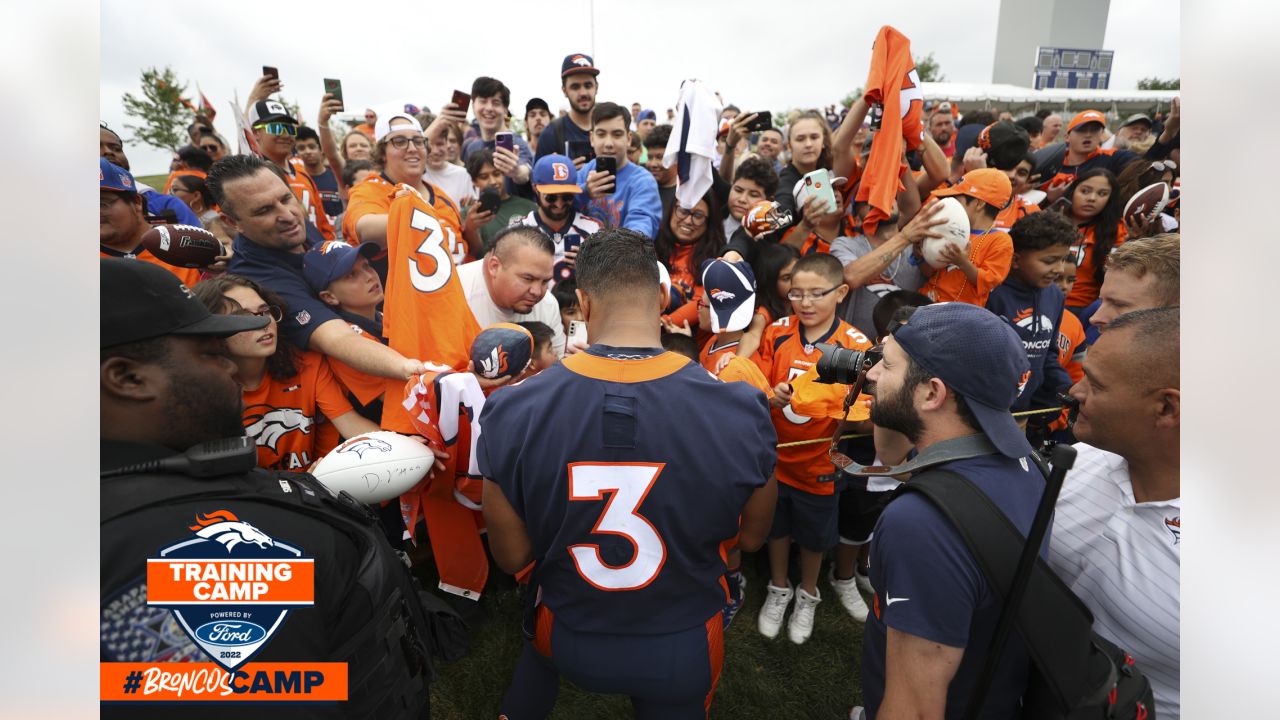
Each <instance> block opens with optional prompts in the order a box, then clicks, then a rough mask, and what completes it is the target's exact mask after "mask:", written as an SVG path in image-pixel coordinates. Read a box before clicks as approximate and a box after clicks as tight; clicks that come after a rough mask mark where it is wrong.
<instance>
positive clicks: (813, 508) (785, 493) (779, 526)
mask: <svg viewBox="0 0 1280 720" xmlns="http://www.w3.org/2000/svg"><path fill="white" fill-rule="evenodd" d="M838 497H839V496H838V495H834V494H833V495H814V494H813V493H808V492H805V491H804V490H798V489H796V488H794V487H791V486H790V485H787V484H786V483H781V482H780V483H778V506H777V509H776V510H774V513H773V527H771V528H769V539H770V540H776V539H777V538H782V537H788V536H789V537H790V538H791V539H792V540H795V541H796V544H797V545H799V546H800V547H801V548H804V549H805V550H809V551H812V552H819V553H820V552H826V551H827V550H830V549H831V548H833V547H835V546H836V543H837V542H838V541H839V539H840V536H839V534H838V533H837V531H836V511H837V507H836V505H837V502H838V501H837V498H838Z"/></svg>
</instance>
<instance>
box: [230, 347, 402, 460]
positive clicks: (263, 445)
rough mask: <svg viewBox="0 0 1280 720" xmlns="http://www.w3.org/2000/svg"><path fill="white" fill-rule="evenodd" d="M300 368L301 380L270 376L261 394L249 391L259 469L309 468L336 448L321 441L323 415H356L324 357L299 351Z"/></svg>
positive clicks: (248, 427)
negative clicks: (318, 422)
mask: <svg viewBox="0 0 1280 720" xmlns="http://www.w3.org/2000/svg"><path fill="white" fill-rule="evenodd" d="M297 364H298V374H297V375H294V376H293V377H291V378H288V379H286V380H276V379H274V378H272V377H271V376H270V375H264V376H263V378H262V384H261V385H259V386H258V387H257V389H255V390H245V391H244V430H245V434H246V435H248V436H249V437H251V438H254V439H255V440H256V442H257V444H258V467H263V468H267V469H269V470H300V469H306V468H307V467H308V466H309V465H311V463H313V462H315V461H316V460H317V459H318V458H320V457H321V456H323V455H324V454H325V453H327V452H329V451H330V450H332V449H333V446H332V445H329V446H326V445H327V443H326V444H322V442H321V440H320V437H319V435H320V433H319V432H318V431H319V427H318V426H317V421H318V420H319V418H318V417H317V412H319V413H323V414H324V416H325V417H327V418H329V419H330V420H332V419H333V418H336V417H341V416H342V415H345V414H347V413H349V412H351V403H349V402H347V398H346V396H345V395H343V394H342V386H340V385H338V382H337V380H335V379H334V377H333V372H332V371H331V370H330V369H329V362H328V361H327V360H326V359H325V357H324V356H323V355H321V354H320V353H315V352H307V351H299V352H297ZM402 384H403V383H402ZM330 442H333V441H332V440H330ZM335 444H336V443H335Z"/></svg>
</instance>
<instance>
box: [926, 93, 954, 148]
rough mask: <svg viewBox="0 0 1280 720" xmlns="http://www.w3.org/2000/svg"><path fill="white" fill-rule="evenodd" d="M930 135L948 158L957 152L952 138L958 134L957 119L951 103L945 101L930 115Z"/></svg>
mask: <svg viewBox="0 0 1280 720" xmlns="http://www.w3.org/2000/svg"><path fill="white" fill-rule="evenodd" d="M929 135H930V136H932V137H933V141H934V142H936V143H938V147H940V148H942V153H943V154H944V155H946V156H947V157H948V158H949V157H951V156H952V155H954V154H955V152H956V146H955V145H954V144H952V142H951V140H952V139H954V138H955V136H956V119H955V118H954V117H952V116H951V105H950V103H943V104H942V105H941V106H940V107H939V108H938V109H937V110H935V111H934V113H933V115H931V116H929Z"/></svg>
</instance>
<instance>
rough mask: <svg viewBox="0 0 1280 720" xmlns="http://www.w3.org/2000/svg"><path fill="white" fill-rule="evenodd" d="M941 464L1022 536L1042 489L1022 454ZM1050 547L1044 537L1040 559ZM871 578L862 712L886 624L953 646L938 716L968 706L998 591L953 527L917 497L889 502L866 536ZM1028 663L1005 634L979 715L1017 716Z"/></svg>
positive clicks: (880, 693) (875, 680)
mask: <svg viewBox="0 0 1280 720" xmlns="http://www.w3.org/2000/svg"><path fill="white" fill-rule="evenodd" d="M941 469H946V470H950V471H952V472H955V473H958V474H960V475H963V476H964V477H966V478H968V479H969V480H970V481H971V482H973V483H974V484H975V485H977V486H978V488H979V489H981V490H982V491H983V492H984V493H986V495H987V497H989V498H991V500H992V501H993V502H995V504H996V505H997V506H998V507H999V508H1000V510H1001V511H1003V512H1004V514H1005V515H1006V516H1007V517H1008V518H1009V519H1010V520H1011V521H1012V522H1013V524H1014V525H1015V526H1016V527H1017V528H1018V530H1020V531H1021V532H1022V533H1023V534H1024V535H1025V534H1026V533H1027V532H1028V531H1029V530H1030V529H1031V522H1032V520H1033V519H1034V517H1035V513H1036V506H1037V505H1038V503H1039V502H1040V496H1041V494H1042V493H1043V492H1044V485H1045V482H1044V476H1043V475H1041V474H1040V471H1039V469H1038V468H1037V467H1036V465H1035V463H1033V462H1032V461H1031V460H1030V459H1028V458H1023V459H1021V460H1013V459H1010V458H1007V457H1004V456H1003V455H985V456H982V457H977V458H972V459H969V460H957V461H955V462H951V463H947V464H945V465H943V466H941ZM1048 546H1049V537H1048V535H1046V536H1045V539H1044V545H1043V546H1042V547H1041V555H1042V556H1043V555H1045V552H1046V550H1047V548H1048ZM871 584H872V586H873V587H875V589H876V597H875V599H874V602H873V607H872V610H873V611H872V613H871V614H870V615H868V616H867V626H866V631H865V632H864V634H863V639H862V668H861V671H862V693H863V701H864V702H865V708H866V711H867V714H868V717H871V718H874V717H875V714H876V711H877V710H878V709H879V707H880V703H881V702H882V701H883V700H884V683H885V646H886V638H887V634H888V628H890V627H892V628H893V629H895V630H897V631H899V632H903V633H907V634H908V635H914V636H916V637H920V638H924V639H926V640H931V641H933V642H936V643H939V644H942V645H947V646H950V647H953V648H964V649H965V653H964V657H963V659H962V660H961V662H960V667H959V669H958V670H957V671H956V675H955V677H954V678H953V679H952V681H951V686H950V687H949V688H948V690H947V708H946V717H947V718H949V719H950V718H959V717H961V716H962V715H963V714H964V713H965V711H966V710H967V709H968V703H969V696H970V694H971V693H972V690H973V686H974V684H975V683H976V682H977V678H978V673H980V672H981V671H982V666H983V664H984V663H985V662H986V656H987V648H988V647H989V646H990V644H991V638H992V636H993V635H994V634H995V627H996V623H997V622H998V621H999V616H1000V596H999V594H998V593H997V592H996V591H995V590H994V589H992V588H991V587H990V586H989V584H988V583H987V580H986V577H985V576H984V575H983V573H982V569H981V568H980V567H979V566H978V563H977V560H975V559H974V557H973V555H972V554H971V553H970V552H969V548H968V546H967V545H966V544H965V541H964V538H962V537H961V536H960V533H959V531H958V530H956V529H955V526H953V525H952V524H951V522H950V521H949V520H947V518H946V517H944V516H943V515H942V514H941V513H940V512H938V510H937V509H936V508H935V507H934V506H933V504H932V503H931V502H930V501H929V500H927V499H925V498H924V497H923V496H920V495H917V494H914V493H908V494H905V495H902V496H899V497H897V498H894V500H893V501H892V502H890V503H889V505H888V507H886V508H885V510H884V513H883V514H881V516H880V519H879V521H878V522H877V523H876V527H875V534H874V536H873V538H872V541H871ZM1029 663H1030V660H1029V658H1028V655H1027V651H1026V647H1025V645H1024V644H1023V642H1022V640H1021V638H1020V637H1019V635H1018V634H1017V633H1011V634H1010V636H1009V641H1008V643H1007V644H1006V645H1005V650H1004V655H1003V657H1002V659H1001V662H1000V665H999V667H998V668H997V671H996V674H995V679H994V681H993V682H992V684H991V689H990V691H988V693H987V697H986V702H985V703H984V709H983V712H982V713H981V715H980V717H982V718H1015V717H1018V710H1019V708H1018V700H1019V698H1021V697H1022V692H1023V690H1024V689H1025V688H1026V682H1027V673H1028V670H1029V667H1030V664H1029Z"/></svg>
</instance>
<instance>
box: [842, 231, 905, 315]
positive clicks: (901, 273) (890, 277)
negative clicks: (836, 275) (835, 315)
mask: <svg viewBox="0 0 1280 720" xmlns="http://www.w3.org/2000/svg"><path fill="white" fill-rule="evenodd" d="M871 251H872V247H871V243H870V242H868V241H867V238H866V236H864V235H856V236H854V237H847V236H846V237H838V238H836V239H835V241H834V242H832V243H831V254H832V255H835V256H836V259H837V260H839V261H840V263H841V264H843V265H848V264H849V263H851V262H853V261H854V260H857V259H858V258H860V257H862V256H863V255H867V254H869V253H870V252H871ZM910 258H911V248H910V247H907V249H905V250H903V251H902V253H901V254H899V255H898V257H896V258H894V259H893V262H891V263H889V266H888V267H887V268H885V270H884V272H882V273H881V274H880V277H878V278H874V279H872V281H871V282H869V283H867V284H866V285H863V286H862V287H860V288H858V289H857V290H854V291H853V292H851V293H849V298H848V300H846V301H845V303H846V304H845V313H844V319H845V321H846V322H848V323H849V324H850V325H852V326H854V327H855V328H857V329H858V330H859V331H861V332H862V334H863V335H866V336H867V337H875V335H876V324H875V323H874V322H872V320H871V311H872V310H874V309H875V307H876V303H877V302H879V301H880V298H882V297H884V296H885V295H887V294H889V293H891V292H893V291H894V290H917V291H918V290H919V289H920V286H921V285H924V280H925V278H924V275H923V274H922V273H921V272H920V268H918V267H916V266H915V265H912V264H911V263H910Z"/></svg>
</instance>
